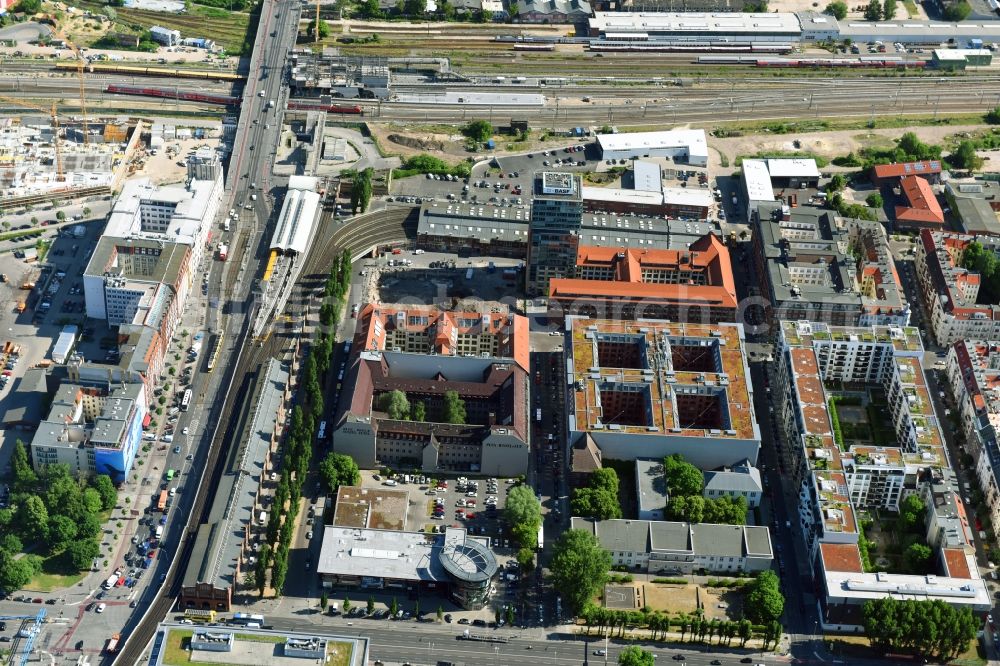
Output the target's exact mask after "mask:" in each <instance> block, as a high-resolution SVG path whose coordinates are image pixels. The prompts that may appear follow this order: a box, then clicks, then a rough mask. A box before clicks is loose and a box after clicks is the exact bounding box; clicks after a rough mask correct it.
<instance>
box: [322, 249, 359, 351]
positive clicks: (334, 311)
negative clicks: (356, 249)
mask: <svg viewBox="0 0 1000 666" xmlns="http://www.w3.org/2000/svg"><path fill="white" fill-rule="evenodd" d="M350 288H351V253H350V252H349V251H348V250H344V251H343V252H342V253H341V255H340V256H339V257H337V258H336V259H335V260H334V262H333V268H331V269H330V275H329V276H328V277H327V279H326V283H325V284H324V286H323V304H322V305H321V306H320V308H319V321H320V323H321V324H322V325H323V327H324V328H327V329H329V328H330V327H331V326H333V325H334V324H335V323H336V322H338V321H339V320H340V315H341V313H342V312H343V310H344V298H345V297H346V296H347V291H348V289H350ZM332 351H333V339H332V338H331V339H330V352H331V353H332ZM326 358H327V359H329V358H330V354H326Z"/></svg>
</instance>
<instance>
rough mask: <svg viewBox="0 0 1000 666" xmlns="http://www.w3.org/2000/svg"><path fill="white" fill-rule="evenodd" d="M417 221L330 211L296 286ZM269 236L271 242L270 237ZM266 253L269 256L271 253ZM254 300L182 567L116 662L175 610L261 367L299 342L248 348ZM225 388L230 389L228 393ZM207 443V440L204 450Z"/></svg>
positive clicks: (180, 552)
mask: <svg viewBox="0 0 1000 666" xmlns="http://www.w3.org/2000/svg"><path fill="white" fill-rule="evenodd" d="M416 222H417V218H416V209H411V208H392V209H387V210H384V211H379V212H377V213H373V214H370V215H365V216H362V217H359V218H355V219H354V220H351V221H348V222H346V223H343V224H340V225H338V224H337V223H336V222H335V221H334V220H333V219H332V216H331V215H329V213H326V212H324V214H323V216H322V217H321V219H320V222H319V225H320V226H319V229H317V233H316V239H317V240H316V241H315V242H314V243H313V246H312V248H310V251H309V254H308V256H307V258H306V263H305V265H304V266H303V267H302V271H301V272H300V274H299V278H298V280H297V282H296V285H295V290H296V291H298V292H300V295H303V294H307V293H308V292H309V291H311V290H314V289H315V288H317V287H318V286H321V285H322V283H323V281H325V279H326V275H327V273H328V269H329V266H330V265H331V264H332V263H333V260H334V258H335V257H336V256H337V255H338V254H339V253H340V252H342V251H343V250H344V249H345V248H346V249H348V250H350V251H351V253H352V254H356V253H357V252H359V251H361V250H364V249H366V248H368V247H371V246H373V245H379V244H382V243H388V242H391V241H398V240H403V239H406V238H413V237H414V236H415V235H416ZM264 237H265V238H269V237H268V236H267V235H266V234H265V236H264ZM263 245H266V243H264V242H262V243H261V246H263ZM248 249H249V248H248V247H247V246H246V244H245V243H240V244H239V245H238V247H237V252H236V253H234V256H233V259H232V260H233V261H242V254H243V253H244V252H245V251H247V250H248ZM265 249H266V248H265ZM255 254H259V253H257V252H256V248H255ZM264 255H265V256H266V252H265V253H264ZM262 270H263V267H262V265H261V264H260V262H259V261H258V262H257V270H256V274H255V279H257V278H259V276H260V274H261V272H262ZM235 280H236V271H230V275H229V276H228V279H227V282H226V289H227V290H231V289H232V288H233V286H234V284H235ZM252 298H253V297H252V296H248V298H247V301H248V302H247V305H248V307H247V308H246V309H245V310H246V311H245V317H246V318H245V319H244V324H243V325H242V326H241V329H240V330H241V332H240V335H239V337H238V338H237V347H236V356H235V358H234V357H233V356H230V357H229V358H228V359H227V362H226V363H225V366H224V368H223V372H224V373H225V374H224V378H223V380H222V384H221V385H220V390H219V395H220V396H240V397H241V399H237V400H228V399H225V400H216V401H215V402H213V405H212V408H211V410H209V413H208V417H207V422H209V423H214V424H216V426H215V431H214V433H213V434H212V437H211V440H210V443H208V446H209V450H208V456H207V459H206V460H205V463H204V467H203V469H204V470H206V472H205V474H204V475H203V476H202V479H201V483H200V484H199V486H198V490H197V494H196V496H195V500H194V504H193V505H192V507H191V511H190V514H189V518H188V524H187V526H186V528H185V530H184V534H183V537H182V538H181V543H180V544H179V545H178V547H177V549H176V553H177V555H176V558H177V559H176V563H175V564H174V565H173V566H172V567H171V569H170V572H169V574H168V575H167V578H166V580H165V581H164V583H163V585H162V586H161V587H160V593H159V594H158V595H157V596H156V598H155V599H154V600H153V601H152V602H151V603H150V604H149V606H148V610H147V611H146V613H145V615H143V617H142V618H141V619H140V621H139V622H138V624H137V625H136V626H135V627H134V628H133V629H132V630H131V632H130V633H129V635H128V637H127V639H126V642H125V645H124V647H123V648H122V650H121V652H119V654H118V655H117V657H116V658H115V659H114V661H113V663H114V664H121V665H122V666H132V665H134V664H137V663H139V660H140V657H141V656H142V653H143V652H144V651H145V649H146V646H147V645H148V644H149V642H150V640H151V639H152V638H153V636H154V634H155V632H156V626H157V624H159V623H160V622H161V621H162V620H163V618H165V617H166V616H167V614H168V613H169V612H170V609H171V608H172V607H173V604H174V599H175V598H176V597H177V595H178V593H179V592H180V585H181V581H182V580H183V578H184V573H185V572H186V571H187V567H188V566H189V564H190V559H191V549H192V547H193V545H194V540H195V535H196V534H197V532H198V527H199V525H201V524H202V523H203V522H205V520H206V519H207V518H208V513H209V511H210V510H211V506H212V501H213V500H214V494H213V491H214V488H215V487H216V486H217V485H218V481H219V478H220V477H221V476H222V474H223V473H225V461H226V460H227V459H228V456H229V446H230V444H231V443H232V442H233V441H235V440H236V439H238V437H239V435H240V433H239V432H235V430H236V429H237V428H238V427H240V425H241V424H242V420H241V419H240V418H238V417H239V415H240V413H241V411H242V410H243V409H245V401H246V400H248V399H249V398H250V396H252V394H253V390H252V389H253V383H254V382H255V381H256V379H257V372H258V369H259V367H260V365H261V364H262V363H264V362H266V361H267V359H269V358H275V357H278V356H279V355H280V354H283V353H284V352H285V350H286V348H288V347H289V346H291V344H292V342H293V338H292V335H291V332H290V331H289V334H288V335H286V334H285V333H284V332H274V333H272V335H270V336H268V337H267V339H266V340H264V341H263V342H262V343H261V344H260V345H259V346H258V345H257V344H249V345H248V344H247V342H248V339H249V327H248V326H247V325H246V322H247V321H251V320H252V315H253V311H254V307H253V305H252V303H249V301H252ZM300 302H302V300H301V298H290V299H289V303H291V304H295V303H300ZM234 360H235V364H234ZM223 387H226V390H223ZM234 389H235V390H234ZM205 445H206V444H205V443H204V442H203V443H202V446H205ZM198 564H200V563H198ZM106 661H107V660H106Z"/></svg>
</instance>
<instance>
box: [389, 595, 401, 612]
mask: <svg viewBox="0 0 1000 666" xmlns="http://www.w3.org/2000/svg"><path fill="white" fill-rule="evenodd" d="M397 615H399V602H398V601H396V597H393V598H392V603H390V604H389V617H396V616H397Z"/></svg>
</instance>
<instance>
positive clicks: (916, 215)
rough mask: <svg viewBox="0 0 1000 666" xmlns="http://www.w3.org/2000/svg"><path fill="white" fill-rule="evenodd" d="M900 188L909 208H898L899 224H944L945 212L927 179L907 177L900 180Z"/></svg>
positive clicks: (897, 219)
mask: <svg viewBox="0 0 1000 666" xmlns="http://www.w3.org/2000/svg"><path fill="white" fill-rule="evenodd" d="M899 186H900V188H901V189H902V191H903V197H905V198H906V201H907V203H908V206H896V221H897V222H912V223H915V224H922V225H927V224H941V225H943V224H944V211H943V210H941V204H939V203H938V200H937V197H936V196H934V190H933V189H932V188H931V184H930V183H928V182H927V179H926V178H921V177H920V176H907V177H905V178H902V179H900V181H899Z"/></svg>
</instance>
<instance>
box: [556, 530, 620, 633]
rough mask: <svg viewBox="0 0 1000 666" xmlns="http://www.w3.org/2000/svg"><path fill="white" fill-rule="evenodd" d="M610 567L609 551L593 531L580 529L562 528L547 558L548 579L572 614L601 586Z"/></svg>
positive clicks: (582, 607) (584, 604) (581, 607)
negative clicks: (549, 575) (548, 558)
mask: <svg viewBox="0 0 1000 666" xmlns="http://www.w3.org/2000/svg"><path fill="white" fill-rule="evenodd" d="M610 568H611V555H610V554H609V553H608V552H607V551H606V550H604V549H603V548H602V547H601V544H600V543H598V541H597V538H596V537H595V536H594V535H593V534H591V533H590V532H585V531H583V530H572V529H571V530H567V531H566V532H563V534H562V536H561V537H559V540H558V541H556V544H555V546H554V547H553V549H552V559H551V560H550V562H549V571H550V572H551V578H552V583H553V585H554V587H555V589H557V590H559V592H560V594H561V595H562V598H563V600H564V601H566V605H567V607H568V610H569V611H570V612H571V613H573V614H574V615H576V614H578V613H579V612H580V611H582V610H583V609H584V608H585V607H586V606H587V604H588V603H590V601H591V600H592V599H593V598H594V596H596V595H597V593H598V591H599V590H601V589H602V588H603V587H604V583H605V582H606V581H607V579H608V569H610Z"/></svg>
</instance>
